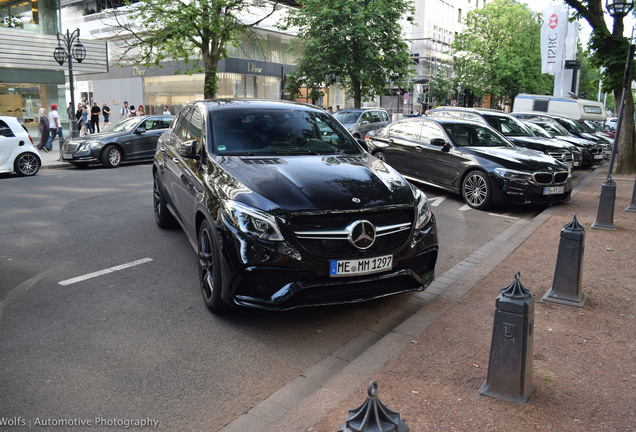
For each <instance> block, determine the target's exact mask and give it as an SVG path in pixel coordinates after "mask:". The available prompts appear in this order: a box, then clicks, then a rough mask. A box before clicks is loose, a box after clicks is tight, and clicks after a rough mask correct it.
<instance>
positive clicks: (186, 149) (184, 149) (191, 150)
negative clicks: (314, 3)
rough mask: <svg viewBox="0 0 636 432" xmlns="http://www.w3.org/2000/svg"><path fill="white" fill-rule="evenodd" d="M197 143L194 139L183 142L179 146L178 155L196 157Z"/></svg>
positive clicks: (197, 155)
mask: <svg viewBox="0 0 636 432" xmlns="http://www.w3.org/2000/svg"><path fill="white" fill-rule="evenodd" d="M197 144H198V141H197V140H195V139H193V140H190V141H186V142H184V143H183V144H181V146H180V147H179V155H180V156H181V157H184V158H187V159H196V158H198V157H199V153H198V152H197Z"/></svg>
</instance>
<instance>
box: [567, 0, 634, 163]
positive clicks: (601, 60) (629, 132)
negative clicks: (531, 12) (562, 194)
mask: <svg viewBox="0 0 636 432" xmlns="http://www.w3.org/2000/svg"><path fill="white" fill-rule="evenodd" d="M564 1H565V3H566V4H567V5H568V6H570V7H571V8H572V9H574V11H575V15H576V16H577V17H579V18H583V19H585V20H586V21H587V22H588V23H589V24H590V27H592V35H591V38H590V42H589V49H590V50H591V51H592V60H593V62H594V64H595V65H596V66H599V67H601V66H602V67H604V68H605V69H604V72H603V89H605V90H606V91H612V92H613V93H614V98H615V100H616V105H617V106H616V109H617V110H618V109H620V101H621V100H622V99H621V98H622V94H623V89H622V85H623V77H624V72H625V63H626V62H627V53H628V49H629V41H628V40H627V38H626V37H624V36H623V30H624V24H623V17H614V23H613V27H612V31H611V32H610V30H609V28H608V27H607V25H606V24H605V19H604V17H603V2H602V1H601V0H584V1H578V0H564ZM632 78H633V77H632ZM623 108H624V115H623V119H622V121H621V130H620V132H619V140H618V145H617V147H618V148H617V155H616V171H617V172H619V173H633V172H634V171H635V170H636V149H635V148H634V147H635V143H636V139H635V138H636V137H635V136H634V134H635V130H634V98H633V95H632V92H631V91H628V92H626V95H625V105H624V107H623Z"/></svg>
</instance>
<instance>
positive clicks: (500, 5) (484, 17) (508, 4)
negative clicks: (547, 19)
mask: <svg viewBox="0 0 636 432" xmlns="http://www.w3.org/2000/svg"><path fill="white" fill-rule="evenodd" d="M540 34H541V25H540V24H539V23H538V21H537V16H536V14H535V13H533V12H532V11H531V10H530V9H529V8H528V7H527V6H526V5H523V4H520V3H518V2H516V1H513V0H492V1H490V2H488V4H486V6H484V7H483V8H482V9H474V10H472V11H470V12H469V13H468V15H467V17H466V29H465V30H464V31H462V32H461V33H460V34H458V35H457V36H456V37H455V40H454V42H453V45H452V50H453V54H454V56H455V60H454V62H453V65H454V69H455V73H456V74H457V77H458V81H459V82H460V83H461V84H462V86H463V87H464V88H465V89H467V90H468V91H470V92H472V93H473V94H474V95H475V96H478V97H481V96H483V95H484V94H490V95H491V96H492V99H491V100H492V101H493V102H495V101H496V100H499V99H506V100H507V101H511V100H513V99H514V97H515V96H516V95H517V94H518V93H522V92H524V93H538V94H546V93H549V92H550V91H551V89H552V78H551V77H550V76H549V75H547V74H541V50H540V43H541V40H540Z"/></svg>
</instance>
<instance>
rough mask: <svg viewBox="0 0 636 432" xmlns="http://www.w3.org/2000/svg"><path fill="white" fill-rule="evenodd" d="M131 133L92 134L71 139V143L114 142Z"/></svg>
mask: <svg viewBox="0 0 636 432" xmlns="http://www.w3.org/2000/svg"><path fill="white" fill-rule="evenodd" d="M130 134H131V132H100V133H96V134H90V135H86V136H83V137H79V138H73V139H71V143H77V144H79V143H83V142H86V141H89V140H109V141H112V140H113V139H115V138H119V137H122V136H125V135H130Z"/></svg>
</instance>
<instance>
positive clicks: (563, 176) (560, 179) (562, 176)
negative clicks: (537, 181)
mask: <svg viewBox="0 0 636 432" xmlns="http://www.w3.org/2000/svg"><path fill="white" fill-rule="evenodd" d="M567 180H568V173H566V172H560V173H556V174H555V175H554V182H555V183H565V182H566V181H567Z"/></svg>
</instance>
